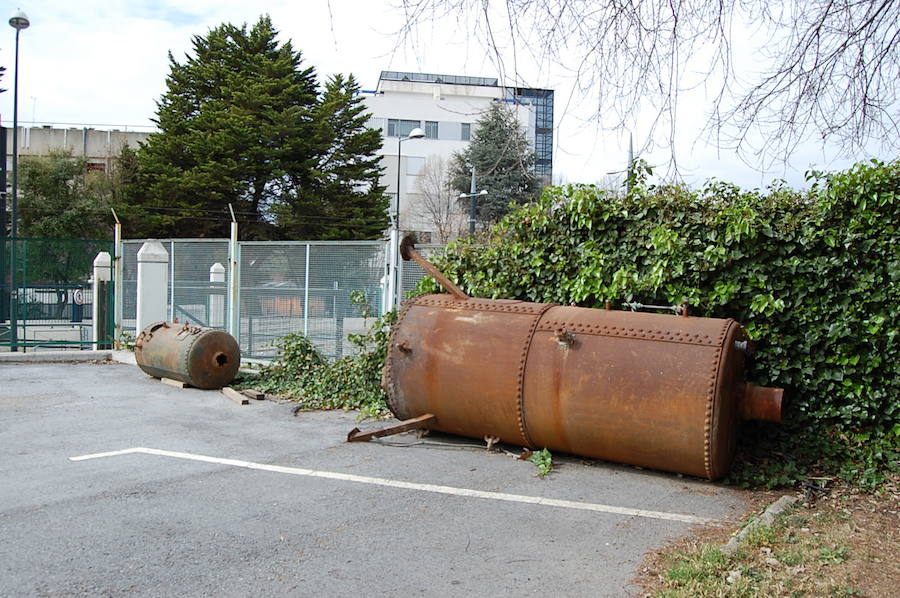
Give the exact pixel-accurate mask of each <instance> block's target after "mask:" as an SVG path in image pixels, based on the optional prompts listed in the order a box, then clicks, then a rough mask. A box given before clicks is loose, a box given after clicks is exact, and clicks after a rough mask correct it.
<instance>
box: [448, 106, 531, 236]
mask: <svg viewBox="0 0 900 598" xmlns="http://www.w3.org/2000/svg"><path fill="white" fill-rule="evenodd" d="M534 162H535V155H534V150H533V149H532V148H531V145H530V144H529V143H528V139H527V138H526V137H525V131H524V130H523V129H522V126H521V125H520V124H519V120H518V118H517V117H516V113H515V112H514V111H513V110H512V109H511V108H509V107H508V106H506V105H505V104H501V103H494V104H491V106H490V107H489V108H488V109H487V111H485V113H484V114H483V115H482V116H481V118H480V119H478V121H477V122H476V123H475V132H474V133H473V134H472V141H471V142H470V143H469V147H468V148H466V149H465V150H464V151H462V152H459V153H456V154H454V156H453V159H452V162H451V166H450V171H451V177H452V185H453V188H454V189H455V190H457V191H458V192H460V193H468V192H469V189H470V182H471V177H472V167H473V166H474V167H475V176H476V182H477V185H478V190H479V191H481V190H482V189H487V191H488V194H487V195H486V196H483V197H479V198H478V214H477V217H478V219H479V220H480V221H482V222H494V221H496V220H498V219H499V218H501V217H502V216H503V215H504V214H506V213H507V212H509V206H510V204H523V203H527V202H529V201H532V200H534V199H535V198H536V197H537V195H538V193H539V191H540V181H539V179H538V177H537V176H535V174H534Z"/></svg>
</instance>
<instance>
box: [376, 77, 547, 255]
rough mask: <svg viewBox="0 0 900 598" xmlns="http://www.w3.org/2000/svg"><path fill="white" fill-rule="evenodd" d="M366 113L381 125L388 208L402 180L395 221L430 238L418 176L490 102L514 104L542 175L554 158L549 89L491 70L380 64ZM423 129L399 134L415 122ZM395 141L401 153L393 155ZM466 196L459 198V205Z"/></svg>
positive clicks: (447, 153)
mask: <svg viewBox="0 0 900 598" xmlns="http://www.w3.org/2000/svg"><path fill="white" fill-rule="evenodd" d="M363 95H364V101H365V104H366V107H367V109H368V111H369V112H370V113H371V114H372V118H371V120H370V122H369V125H370V126H371V127H372V128H377V129H381V131H382V133H383V135H384V138H385V139H384V145H383V146H382V148H381V152H380V153H381V155H382V161H383V165H384V166H385V171H384V175H383V177H382V181H381V184H382V185H384V186H386V187H387V192H388V194H389V195H390V196H391V198H392V200H391V201H392V210H393V209H394V206H395V205H396V204H395V203H393V202H395V201H396V194H397V186H398V167H399V174H400V176H399V187H400V229H401V230H402V231H405V232H415V233H417V234H418V236H419V238H420V240H421V241H424V242H427V241H429V240H431V238H432V233H434V224H433V222H431V221H430V219H429V217H428V215H427V214H425V213H424V212H425V211H424V210H423V209H422V199H423V196H422V194H421V193H420V189H419V184H418V178H419V176H420V173H421V172H422V169H423V167H424V166H425V162H426V160H427V159H429V158H430V157H432V156H442V157H443V158H444V159H445V160H447V161H448V162H449V159H450V157H451V156H452V155H453V154H454V153H455V152H458V151H461V150H463V149H465V148H466V146H467V145H468V143H469V139H470V138H471V135H472V133H473V127H474V126H475V122H476V121H477V120H478V119H479V118H480V116H481V114H482V113H483V112H484V111H485V110H487V108H488V107H489V106H490V104H491V102H507V103H509V104H511V105H512V106H514V108H515V111H516V114H517V115H518V117H519V120H520V122H521V123H522V127H523V128H524V130H525V131H526V135H527V137H528V139H529V140H530V141H531V143H532V145H533V147H534V149H535V153H536V155H537V162H536V166H535V174H537V175H538V176H540V177H542V179H543V180H544V181H546V182H547V183H549V182H550V179H551V176H552V165H553V91H552V90H549V89H530V88H520V87H505V86H501V85H500V84H499V81H498V80H497V79H495V78H487V77H465V76H456V75H436V74H429V73H405V72H397V71H382V73H381V76H380V77H379V79H378V87H377V88H376V89H375V90H373V91H364V92H363ZM417 127H418V128H421V129H422V130H423V131H424V132H425V137H424V138H421V139H409V140H406V141H403V142H402V143H400V142H399V140H400V139H401V138H403V137H405V136H407V135H409V133H410V131H412V130H413V129H415V128H417ZM398 146H399V147H400V153H399V158H398ZM467 205H468V201H464V202H462V205H461V206H460V209H461V211H463V212H464V211H465V206H467Z"/></svg>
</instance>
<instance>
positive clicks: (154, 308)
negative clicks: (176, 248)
mask: <svg viewBox="0 0 900 598" xmlns="http://www.w3.org/2000/svg"><path fill="white" fill-rule="evenodd" d="M168 290H169V252H167V251H166V248H165V247H163V245H162V243H160V242H159V241H155V240H153V239H150V240H149V241H147V242H146V243H144V244H143V245H142V246H141V249H140V251H138V254H137V324H136V334H140V332H141V330H143V329H144V328H146V327H147V326H149V325H150V324H153V323H154V322H161V321H163V320H165V319H166V316H167V315H168V310H167V309H166V307H167V306H166V293H167V291H168Z"/></svg>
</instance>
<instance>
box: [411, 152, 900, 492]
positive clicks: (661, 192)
mask: <svg viewBox="0 0 900 598" xmlns="http://www.w3.org/2000/svg"><path fill="white" fill-rule="evenodd" d="M647 174H649V169H647V168H646V167H640V168H639V169H638V172H637V176H636V177H634V180H633V183H634V184H633V186H632V189H631V191H630V192H629V193H627V194H621V193H616V192H611V191H605V190H602V189H598V188H596V187H593V186H585V185H570V186H564V187H549V188H548V189H546V190H545V192H544V194H543V196H542V197H541V199H540V201H539V202H537V203H534V204H530V205H527V206H524V207H522V208H520V209H518V210H516V211H515V212H513V213H511V214H510V215H509V216H508V217H506V218H505V219H504V220H503V221H501V222H500V223H499V224H498V225H497V226H496V227H495V228H494V229H493V230H492V231H491V232H490V236H489V239H488V242H487V243H486V244H484V240H480V241H479V242H477V243H476V242H475V241H474V240H469V239H464V240H461V241H459V242H457V243H455V244H453V245H451V246H450V247H448V251H447V252H446V254H445V255H444V256H443V257H441V258H438V260H437V263H438V266H439V267H440V268H441V269H442V270H443V271H444V272H445V273H447V274H448V275H449V276H450V278H451V279H453V280H454V281H455V282H457V283H458V284H459V285H460V286H461V287H462V288H463V289H464V290H465V291H466V292H468V293H470V294H472V295H474V296H480V297H493V298H500V297H511V298H518V299H524V300H528V301H539V302H558V303H563V304H577V305H582V306H587V307H602V306H603V304H604V301H605V300H607V299H608V300H611V301H613V303H614V304H620V303H622V302H624V301H631V300H635V301H640V302H642V303H648V304H654V303H655V304H658V303H668V304H675V303H680V302H681V301H682V300H683V299H684V298H687V300H688V301H689V302H690V304H691V306H692V313H694V314H696V315H702V316H711V317H732V318H735V319H737V320H738V321H740V322H741V323H743V324H744V326H745V327H746V328H747V330H748V332H749V334H750V336H751V338H753V339H754V340H755V341H756V343H757V346H758V352H757V356H756V358H755V360H754V362H753V363H752V365H751V366H750V371H749V372H748V374H747V376H748V379H750V380H753V381H754V382H755V383H757V384H762V385H767V386H779V387H783V388H785V389H786V390H787V396H788V397H789V400H790V402H789V404H788V410H787V417H788V422H787V424H786V425H785V426H781V427H773V426H766V425H762V426H756V427H755V428H753V429H752V430H751V431H750V432H751V435H754V436H755V438H754V443H755V445H756V446H760V443H762V446H764V447H765V448H766V449H767V450H768V451H769V452H768V453H765V454H764V455H763V456H757V461H756V465H757V466H758V465H759V464H760V459H761V460H763V461H765V462H766V463H768V464H769V468H768V469H766V470H765V471H763V470H760V468H759V467H757V468H756V469H753V468H750V469H749V470H746V469H745V470H742V469H739V470H738V474H737V475H738V477H740V476H742V475H746V476H750V477H751V478H752V477H753V476H756V478H755V479H756V481H759V479H760V478H763V479H765V480H767V481H769V482H770V483H779V482H786V481H791V480H792V479H795V478H797V477H800V476H801V475H803V474H804V473H805V472H807V471H808V470H809V469H810V468H811V467H814V466H815V465H816V461H819V465H821V464H822V462H823V461H824V462H825V464H826V465H828V466H834V465H835V464H837V465H839V468H840V472H841V473H842V474H843V475H844V476H845V477H850V478H855V479H857V480H861V481H863V482H864V483H877V481H878V480H879V479H880V476H881V475H882V474H883V472H885V471H887V470H890V469H896V467H897V441H898V435H900V424H898V423H897V422H898V417H897V416H898V411H900V342H898V341H900V339H898V322H900V238H898V236H900V235H898V223H900V161H893V162H891V163H888V164H884V163H881V162H878V161H872V162H869V163H864V164H858V165H857V166H855V167H853V168H852V169H850V170H848V171H846V172H840V173H830V174H823V173H818V172H814V173H811V174H810V175H809V176H810V179H811V182H812V188H811V190H809V191H803V192H799V191H794V190H792V189H789V188H787V187H785V186H783V185H775V186H773V187H770V188H769V189H768V190H766V191H765V192H760V191H758V190H753V191H744V190H741V189H739V188H737V187H735V186H733V185H730V184H726V183H722V182H711V183H708V184H707V185H706V186H704V187H703V188H702V189H700V190H696V191H694V190H690V189H688V188H685V187H683V186H660V187H656V186H652V185H648V184H647ZM420 290H421V291H429V292H432V291H437V290H438V287H437V285H436V284H435V283H434V281H432V280H430V279H426V280H425V281H423V283H422V284H421V285H420ZM772 451H775V453H774V455H775V458H772V455H773V452H772ZM748 458H749V457H748ZM747 471H749V472H750V473H747ZM761 471H762V473H760V472H761Z"/></svg>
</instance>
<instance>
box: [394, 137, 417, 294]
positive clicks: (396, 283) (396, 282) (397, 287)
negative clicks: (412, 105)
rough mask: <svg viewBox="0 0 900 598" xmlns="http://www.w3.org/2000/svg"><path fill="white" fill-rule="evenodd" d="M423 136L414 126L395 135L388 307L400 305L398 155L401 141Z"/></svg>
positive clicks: (399, 155) (401, 145) (399, 154)
mask: <svg viewBox="0 0 900 598" xmlns="http://www.w3.org/2000/svg"><path fill="white" fill-rule="evenodd" d="M422 137H425V131H423V130H422V129H420V128H419V127H416V128H415V129H413V130H412V131H410V132H409V135H407V136H406V137H397V194H396V197H395V198H394V210H393V214H392V218H391V251H390V253H391V266H390V281H389V285H388V289H389V291H390V294H389V301H388V309H393V308H394V307H395V306H397V307H399V306H400V292H401V291H400V279H399V276H398V270H397V262H399V261H400V157H401V155H402V154H401V149H402V147H403V142H404V141H407V140H409V139H421V138H422Z"/></svg>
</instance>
